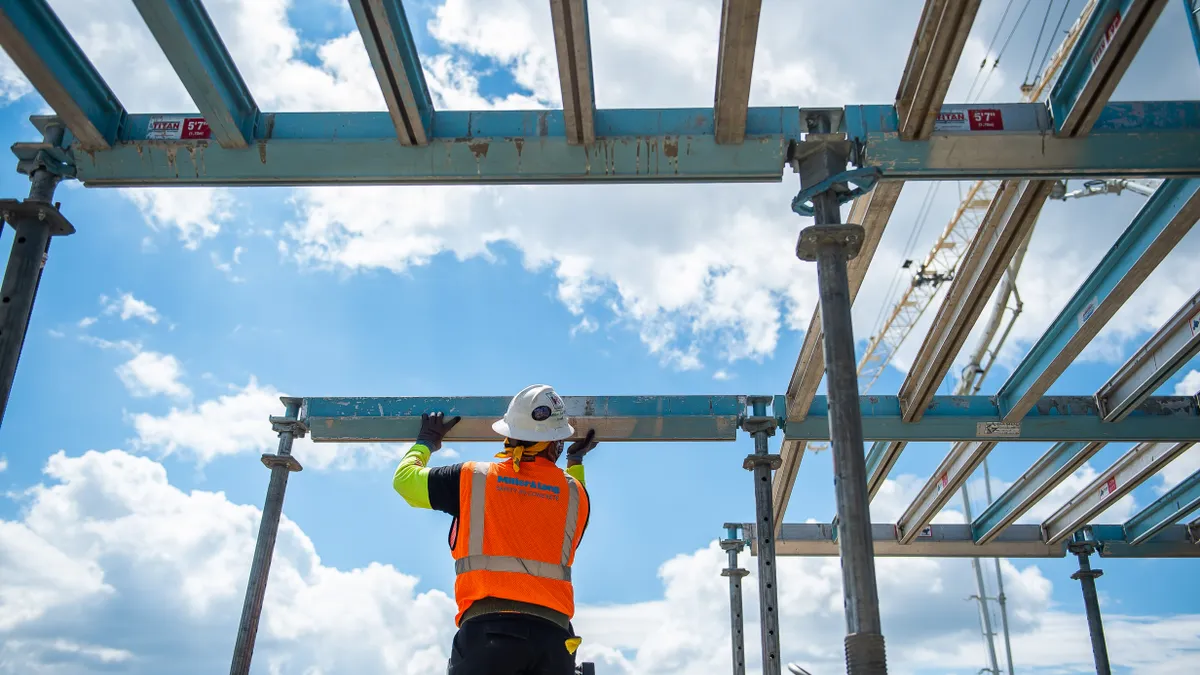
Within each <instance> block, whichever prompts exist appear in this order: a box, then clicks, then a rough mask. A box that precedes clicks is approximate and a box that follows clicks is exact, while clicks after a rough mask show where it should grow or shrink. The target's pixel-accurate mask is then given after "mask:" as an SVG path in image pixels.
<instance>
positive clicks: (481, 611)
mask: <svg viewBox="0 0 1200 675" xmlns="http://www.w3.org/2000/svg"><path fill="white" fill-rule="evenodd" d="M485 614H528V615H531V616H536V617H540V618H542V619H546V620H547V621H550V622H552V623H555V624H557V625H558V626H560V627H561V628H562V629H563V630H565V631H568V632H570V630H571V619H570V618H569V617H568V616H567V615H566V614H563V613H562V612H556V611H554V610H553V609H550V608H549V607H543V606H541V605H535V604H533V603H529V602H521V601H520V600H505V599H503V598H492V597H487V598H480V599H479V600H476V601H475V602H472V603H471V606H470V607H468V608H467V611H465V612H463V616H462V621H463V622H464V623H465V622H467V621H469V620H470V619H473V618H475V617H477V616H483V615H485Z"/></svg>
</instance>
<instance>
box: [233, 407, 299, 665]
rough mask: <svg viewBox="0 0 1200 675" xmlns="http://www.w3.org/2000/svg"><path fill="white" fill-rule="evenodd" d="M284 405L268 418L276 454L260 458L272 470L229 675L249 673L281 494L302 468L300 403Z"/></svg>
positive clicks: (278, 515)
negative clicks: (295, 450)
mask: <svg viewBox="0 0 1200 675" xmlns="http://www.w3.org/2000/svg"><path fill="white" fill-rule="evenodd" d="M283 403H284V405H285V406H286V407H287V412H285V413H284V416H283V417H271V428H272V429H274V430H275V431H276V432H278V433H279V451H278V452H277V453H275V454H274V455H271V454H264V455H263V456H262V463H263V464H264V465H266V467H267V468H269V469H270V470H271V482H270V483H269V484H268V485H267V500H266V503H265V504H264V505H263V515H262V522H261V523H259V526H258V541H257V542H256V543H255V544H254V561H253V562H252V563H251V564H250V580H249V581H248V582H247V584H246V600H245V602H244V603H243V604H242V619H241V622H240V623H239V624H238V634H237V642H236V643H235V644H234V647H233V664H232V665H231V666H230V668H229V673H230V675H248V673H249V672H250V659H251V658H253V656H254V639H255V637H256V636H257V635H258V619H259V616H260V615H261V614H262V607H263V598H264V597H265V596H266V593H267V576H268V574H269V573H270V571H271V556H272V555H273V554H274V553H275V536H276V535H277V534H278V533H279V517H280V516H281V515H282V514H283V493H284V491H285V490H287V481H288V474H289V473H291V472H292V471H300V470H301V468H302V467H301V466H300V462H299V461H298V460H297V459H296V458H295V457H292V441H293V439H296V438H304V435H305V434H306V433H307V432H308V428H307V427H305V426H304V423H303V422H301V421H300V420H299V415H300V399H298V398H284V399H283Z"/></svg>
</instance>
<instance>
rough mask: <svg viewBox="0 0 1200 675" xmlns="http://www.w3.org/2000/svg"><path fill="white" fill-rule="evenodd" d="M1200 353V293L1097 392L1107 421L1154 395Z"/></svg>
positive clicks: (1099, 403)
mask: <svg viewBox="0 0 1200 675" xmlns="http://www.w3.org/2000/svg"><path fill="white" fill-rule="evenodd" d="M1198 353H1200V292H1197V293H1196V294H1195V295H1193V296H1192V297H1191V298H1189V299H1188V301H1187V302H1185V303H1183V306H1182V307H1180V308H1179V310H1178V311H1176V312H1175V315H1174V316H1172V317H1171V318H1170V319H1169V320H1167V322H1166V323H1165V324H1163V327H1162V328H1160V329H1159V331H1158V332H1157V333H1155V334H1154V337H1151V338H1150V339H1149V340H1147V341H1146V344H1144V345H1142V347H1141V349H1139V350H1138V351H1137V353H1135V354H1134V355H1133V356H1132V357H1130V359H1129V360H1128V361H1126V362H1125V365H1123V366H1121V369H1120V370H1118V371H1117V373H1116V374H1115V375H1113V376H1112V378H1111V379H1110V380H1109V381H1108V382H1106V383H1105V384H1104V386H1102V387H1100V390H1099V391H1097V392H1096V404H1097V405H1099V406H1100V412H1101V414H1102V415H1103V418H1104V421H1105V422H1113V421H1116V420H1119V419H1121V417H1122V416H1123V415H1124V414H1125V413H1126V412H1127V411H1128V410H1130V409H1131V408H1132V407H1133V406H1136V405H1137V404H1138V403H1141V402H1142V401H1144V400H1145V399H1146V397H1147V396H1149V395H1150V394H1153V393H1154V392H1155V391H1156V390H1158V388H1159V387H1161V386H1162V385H1163V384H1164V383H1166V381H1167V380H1169V379H1170V378H1171V376H1173V375H1174V374H1175V373H1176V372H1177V371H1178V370H1179V369H1180V368H1182V367H1183V366H1184V365H1185V364H1187V362H1188V361H1190V360H1191V359H1192V357H1194V356H1196V354H1198Z"/></svg>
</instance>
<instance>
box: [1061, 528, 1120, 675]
mask: <svg viewBox="0 0 1200 675" xmlns="http://www.w3.org/2000/svg"><path fill="white" fill-rule="evenodd" d="M1068 548H1069V549H1070V551H1071V552H1072V553H1074V554H1075V557H1077V558H1078V559H1079V571H1078V572H1076V573H1074V574H1072V575H1071V578H1072V579H1078V580H1079V585H1080V586H1082V587H1083V607H1084V609H1085V610H1086V611H1087V622H1088V632H1089V633H1091V638H1092V657H1093V658H1095V660H1096V675H1112V670H1111V669H1110V668H1109V665H1108V646H1107V645H1106V644H1105V642H1104V622H1103V620H1102V619H1101V618H1100V599H1099V598H1098V597H1097V596H1096V577H1099V576H1101V575H1103V574H1104V570H1094V569H1092V566H1091V564H1090V563H1089V562H1088V556H1089V555H1091V554H1092V551H1094V550H1095V547H1094V544H1092V543H1091V542H1089V541H1087V540H1086V538H1085V537H1084V536H1083V534H1082V533H1080V532H1077V533H1075V536H1074V538H1073V541H1072V542H1071V544H1070V546H1069V547H1068Z"/></svg>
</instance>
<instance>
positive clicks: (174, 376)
mask: <svg viewBox="0 0 1200 675" xmlns="http://www.w3.org/2000/svg"><path fill="white" fill-rule="evenodd" d="M117 375H118V376H119V377H120V378H121V382H122V383H124V384H125V387H126V388H127V389H128V390H129V392H130V393H131V394H133V395H134V396H139V397H145V396H154V395H156V394H165V395H167V396H172V397H176V398H187V397H189V396H191V395H192V392H191V390H190V389H188V388H187V386H186V385H184V384H183V383H182V382H181V381H180V378H181V377H183V367H182V366H181V365H180V363H179V359H177V358H175V357H174V356H172V355H170V354H159V353H158V352H140V353H138V354H137V355H136V356H134V357H133V358H132V359H130V360H129V361H126V362H125V363H123V364H121V365H120V366H118V367H117Z"/></svg>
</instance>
